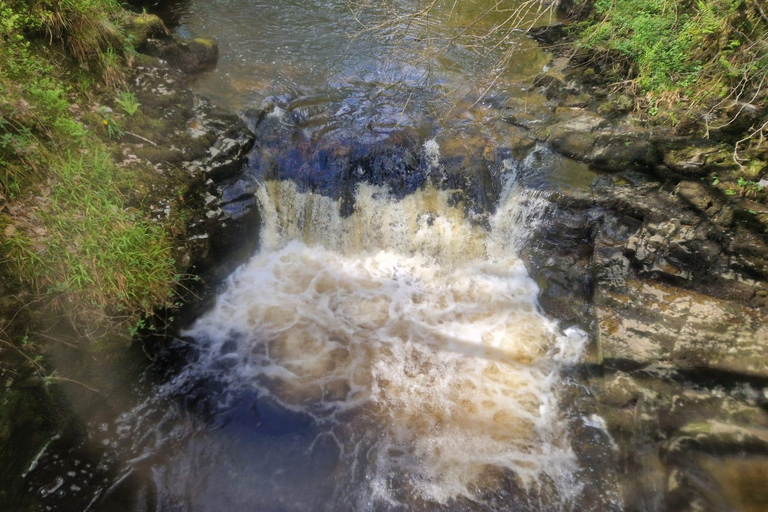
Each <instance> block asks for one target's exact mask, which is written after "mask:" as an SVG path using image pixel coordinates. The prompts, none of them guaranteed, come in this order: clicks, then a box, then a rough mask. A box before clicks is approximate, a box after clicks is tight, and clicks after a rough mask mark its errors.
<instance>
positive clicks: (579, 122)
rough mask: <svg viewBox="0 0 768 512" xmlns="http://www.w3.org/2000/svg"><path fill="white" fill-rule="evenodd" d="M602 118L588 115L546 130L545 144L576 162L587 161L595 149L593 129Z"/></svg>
mask: <svg viewBox="0 0 768 512" xmlns="http://www.w3.org/2000/svg"><path fill="white" fill-rule="evenodd" d="M602 123H603V118H602V117H599V116H595V115H592V114H589V113H586V112H585V113H583V114H582V115H580V116H578V117H575V118H573V119H568V120H566V121H563V122H560V123H557V124H555V125H553V126H550V127H549V128H548V136H547V139H546V140H547V142H549V143H550V144H551V145H552V147H553V148H554V149H555V150H557V151H558V152H560V153H562V154H564V155H565V156H568V157H571V158H575V159H577V160H589V159H590V158H591V156H592V152H593V150H594V148H595V140H596V136H595V133H594V131H595V129H596V128H597V127H598V126H600V125H601V124H602Z"/></svg>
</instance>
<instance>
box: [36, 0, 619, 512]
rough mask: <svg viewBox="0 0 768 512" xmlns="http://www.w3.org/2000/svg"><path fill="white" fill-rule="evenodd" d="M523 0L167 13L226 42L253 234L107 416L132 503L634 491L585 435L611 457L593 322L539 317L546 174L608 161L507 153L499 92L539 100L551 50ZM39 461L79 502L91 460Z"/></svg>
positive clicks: (100, 429)
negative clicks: (580, 324) (525, 251)
mask: <svg viewBox="0 0 768 512" xmlns="http://www.w3.org/2000/svg"><path fill="white" fill-rule="evenodd" d="M522 4H523V2H489V1H487V0H477V1H472V2H450V1H446V2H439V1H438V2H435V3H434V5H433V6H432V8H431V9H429V10H428V12H425V13H423V14H422V15H420V16H410V15H409V14H410V13H413V12H415V11H417V10H418V9H420V8H423V7H424V5H423V4H419V3H417V2H413V1H410V0H394V1H391V2H359V3H350V2H347V1H341V0H325V1H318V0H313V1H301V2H299V1H297V0H290V1H285V2H261V1H254V0H217V1H202V0H192V1H189V2H179V3H176V4H174V5H173V6H172V7H171V10H172V14H173V15H174V17H175V19H176V20H177V21H178V26H177V27H176V28H175V30H176V31H177V33H179V34H180V35H183V36H190V37H192V36H193V37H210V38H212V39H215V40H216V41H217V42H218V44H219V48H220V60H219V64H218V66H217V67H216V69H215V70H213V71H212V72H210V73H207V74H205V75H204V76H201V77H200V78H198V79H197V80H196V81H195V82H194V88H195V90H196V92H198V93H199V94H202V95H205V96H207V97H209V98H210V99H211V100H212V101H213V102H214V103H216V104H218V105H220V106H222V107H224V108H227V109H230V110H236V111H241V112H243V116H244V117H245V118H246V119H248V120H249V122H251V124H252V127H253V129H254V131H255V132H256V133H257V135H258V136H259V140H261V141H264V143H263V144H261V145H258V144H257V149H256V150H254V153H253V154H252V155H251V158H250V159H249V164H248V168H247V169H246V171H245V172H246V175H247V176H248V177H249V179H251V180H253V181H254V182H255V183H256V187H255V189H256V193H255V194H256V198H257V206H258V208H259V211H260V218H261V226H260V238H261V240H260V244H259V250H258V251H257V252H256V253H255V254H254V255H253V256H252V257H251V258H250V259H248V260H247V261H246V262H245V263H244V264H243V265H242V266H240V267H239V268H237V269H236V270H235V271H234V272H233V273H232V275H231V276H230V277H229V278H227V279H226V280H225V282H224V283H222V285H221V290H220V292H219V294H218V297H217V299H216V300H215V304H213V305H212V307H211V308H210V309H209V310H208V311H206V312H204V313H203V314H202V315H201V316H200V317H199V318H197V319H196V320H194V321H193V322H191V323H190V324H189V325H187V326H186V327H185V328H184V329H183V330H182V331H181V332H179V333H177V336H176V338H175V341H173V343H171V347H170V348H169V352H168V353H169V354H171V356H169V357H174V358H176V359H181V360H182V361H183V364H180V365H178V369H176V370H174V371H172V372H170V373H169V374H166V375H165V376H164V377H163V378H162V379H158V381H157V382H155V383H153V384H152V385H149V386H145V387H144V389H143V390H142V391H141V392H139V393H138V396H137V398H136V400H135V403H134V405H132V406H131V407H129V408H127V409H126V410H125V411H124V412H123V413H122V414H121V415H120V416H119V417H118V418H117V419H116V420H110V421H109V422H106V423H98V422H96V421H91V423H90V425H91V427H92V428H93V430H94V432H96V434H94V435H93V437H94V438H95V439H97V440H99V442H101V443H103V444H105V445H107V446H109V447H110V449H111V453H112V454H113V455H112V456H113V457H114V458H115V459H116V460H118V461H119V464H118V463H116V462H114V461H111V462H109V463H108V464H106V463H105V468H103V472H104V473H105V474H106V473H109V471H110V469H109V468H113V467H120V468H121V469H120V470H119V473H120V474H121V475H122V476H121V477H120V478H122V479H126V480H130V479H135V480H136V481H139V482H151V484H146V483H140V484H137V488H139V489H140V491H135V492H134V493H133V497H132V498H131V499H132V500H134V501H135V500H136V499H137V498H136V496H137V495H141V496H142V497H141V498H140V499H139V501H140V502H141V503H142V504H143V505H141V506H144V507H148V508H150V509H153V510H155V509H156V510H158V511H201V512H202V511H206V512H209V511H210V512H213V511H234V510H237V511H245V510H253V511H257V510H258V511H275V512H277V511H297V512H298V511H321V510H324V511H347V510H349V511H389V510H393V511H394V510H409V511H414V510H445V511H469V510H472V511H475V510H488V511H490V510H499V511H502V510H504V511H506V510H509V511H511V510H515V511H525V510H530V511H548V510H551V511H559V510H571V509H582V508H583V507H585V506H589V507H590V509H592V510H618V509H620V504H619V503H618V502H617V499H616V497H615V490H614V489H613V484H612V483H611V480H610V478H608V479H607V480H606V473H605V472H601V471H595V470H594V468H590V467H586V466H585V463H584V460H583V453H584V451H585V447H584V445H585V444H593V445H594V446H592V447H591V448H590V449H592V450H598V451H600V452H601V453H605V454H608V455H610V453H611V450H612V447H611V443H610V438H609V437H608V436H607V434H606V433H605V432H604V429H603V427H602V425H603V423H602V420H601V419H600V418H599V417H598V416H594V415H593V416H590V417H584V416H582V415H581V414H580V413H579V408H578V404H577V403H576V402H575V400H576V399H575V398H574V396H576V395H577V394H578V393H576V394H574V393H573V392H572V390H571V391H569V392H566V390H568V389H569V388H572V387H574V386H575V384H574V383H573V382H570V381H569V379H568V376H567V375H568V372H569V369H570V368H572V367H574V366H577V365H579V364H580V363H581V362H582V360H583V354H584V352H585V350H586V345H587V344H588V336H587V334H586V333H585V332H583V331H581V330H580V329H578V328H576V327H569V328H564V327H563V326H561V325H560V324H559V323H558V319H557V318H548V317H547V316H546V315H544V314H543V313H542V311H541V309H540V307H539V305H538V302H537V295H538V292H539V288H538V286H537V284H536V283H535V282H534V281H533V280H532V279H531V278H530V277H529V275H528V273H527V270H526V266H525V265H524V263H523V261H522V260H521V257H520V256H521V254H520V251H521V248H522V247H524V246H525V244H526V243H527V241H528V238H529V237H530V236H532V233H534V232H535V230H534V228H535V226H536V225H537V224H538V223H541V222H546V215H547V212H548V209H549V208H551V205H549V204H548V203H547V201H546V200H545V199H543V198H542V197H541V196H540V194H539V190H541V189H545V188H558V187H573V186H578V184H579V180H580V179H581V180H582V181H583V176H588V177H589V178H590V179H591V177H592V175H591V174H590V172H591V171H587V170H586V168H583V167H579V166H578V164H572V166H571V167H569V169H570V171H573V170H574V169H576V171H578V172H567V173H565V172H562V173H561V172H559V171H558V169H559V167H558V166H562V165H563V164H562V160H558V159H557V158H556V157H554V156H553V155H552V154H551V153H548V152H547V151H546V150H545V149H540V150H539V151H538V153H536V151H534V153H535V156H537V157H536V158H529V159H526V160H521V159H518V158H517V157H516V156H515V155H514V154H512V153H511V152H509V151H508V150H506V149H505V146H504V140H505V137H506V136H507V134H506V133H505V129H506V128H505V126H506V125H505V123H504V122H503V121H502V120H501V116H500V114H499V109H498V107H499V105H502V104H503V103H504V102H505V101H507V100H508V99H509V98H516V99H517V100H518V101H520V100H521V99H522V100H525V99H526V98H529V96H528V91H527V88H528V87H529V86H530V81H531V79H532V77H533V76H535V75H536V74H537V73H539V72H541V70H542V69H544V68H545V67H546V66H547V65H548V63H549V61H550V59H551V56H550V55H549V54H548V53H546V52H544V51H542V50H541V49H539V47H538V45H537V44H536V43H535V42H534V41H533V40H531V39H530V38H528V37H527V36H526V35H525V34H524V33H523V31H522V30H507V29H506V28H505V27H506V26H507V25H508V24H509V23H511V21H510V20H511V19H512V18H514V16H515V15H516V13H517V12H518V9H520V6H521V5H522ZM546 20H547V18H546V17H544V18H543V19H542V20H539V21H538V22H539V23H541V22H544V21H546ZM523 22H525V23H528V22H530V23H534V22H535V20H534V16H533V14H531V15H530V16H528V17H524V19H523ZM505 23H506V24H507V25H505ZM499 27H501V28H499ZM530 100H531V101H537V99H536V97H535V96H533V95H532V96H530ZM542 162H543V163H542ZM580 173H581V174H580ZM466 176H468V178H466V179H465V178H464V177H466ZM574 176H576V177H575V178H574ZM579 176H582V178H579ZM574 180H575V181H574ZM575 424H578V425H580V429H579V430H578V433H575V432H574V431H573V426H574V425H575ZM585 429H586V431H587V432H589V433H590V435H589V436H585V434H584V432H585ZM41 463H42V464H49V466H50V471H49V472H48V473H46V472H43V475H48V476H50V475H53V474H54V473H55V474H56V475H57V476H55V477H51V478H49V479H48V480H49V481H50V480H52V482H53V483H46V484H42V483H39V482H38V485H39V487H38V488H37V489H36V492H38V493H40V494H41V495H44V496H46V497H47V496H51V500H53V498H54V497H55V498H56V500H55V501H51V503H55V504H56V505H55V506H56V507H57V508H55V509H56V510H82V503H83V498H82V497H81V498H77V499H75V498H72V496H73V494H77V493H78V491H82V487H83V485H78V484H77V483H74V480H73V479H74V478H75V477H76V476H77V475H79V472H80V471H81V468H80V467H79V466H78V465H77V464H76V463H75V459H71V460H67V461H63V462H62V461H61V460H50V459H46V458H44V459H43V460H42V461H41ZM110 464H111V465H110ZM38 471H39V470H38ZM57 472H58V473H57ZM88 472H91V478H92V477H93V475H92V469H91V468H90V467H89V468H87V471H86V472H85V473H84V474H88ZM68 475H69V476H68ZM73 475H75V476H73ZM41 479H42V477H41ZM42 480H44V479H42ZM105 481H106V479H105ZM32 486H33V487H34V482H33V484H32ZM87 489H88V488H87ZM115 489H117V490H115ZM97 490H98V492H97ZM102 491H104V490H103V489H100V490H99V488H98V485H94V484H93V481H92V483H91V487H90V492H91V495H89V496H95V497H94V500H104V498H105V497H104V493H106V496H107V499H106V503H109V502H110V500H112V503H119V492H121V491H120V486H117V487H115V486H114V485H113V486H112V487H110V488H109V489H107V490H106V491H104V492H102ZM142 493H143V494H142ZM115 496H117V497H115ZM115 500H117V501H115ZM142 500H143V501H142ZM86 501H87V500H86ZM93 503H96V502H94V501H92V502H90V504H89V505H88V507H89V508H90V507H91V505H92V504H93ZM148 503H149V504H151V505H147V504H148ZM95 506H96V507H97V509H98V506H99V505H98V504H97V505H95ZM101 506H102V507H107V508H105V510H111V509H109V508H108V505H103V503H102V505H101ZM113 506H114V505H113ZM132 506H134V507H136V506H135V505H132ZM152 507H154V508H152ZM135 509H137V510H144V509H143V508H135ZM132 510H133V509H132Z"/></svg>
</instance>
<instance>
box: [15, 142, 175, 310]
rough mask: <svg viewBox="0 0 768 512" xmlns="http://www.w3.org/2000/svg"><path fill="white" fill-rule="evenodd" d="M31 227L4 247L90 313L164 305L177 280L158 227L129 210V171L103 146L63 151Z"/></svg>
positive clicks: (36, 281) (27, 270)
mask: <svg viewBox="0 0 768 512" xmlns="http://www.w3.org/2000/svg"><path fill="white" fill-rule="evenodd" d="M54 167H55V178H54V179H52V180H51V185H50V188H49V189H46V191H45V192H44V196H43V204H44V205H45V207H44V208H41V209H40V210H39V211H37V212H36V213H35V215H34V216H33V217H32V218H31V219H30V221H31V223H32V227H31V229H30V230H27V231H26V232H23V231H21V230H18V231H16V232H15V233H14V234H13V236H12V237H10V239H9V240H8V241H6V244H5V249H6V252H7V254H9V255H10V256H11V259H12V260H13V261H14V262H15V265H16V266H17V268H18V272H19V274H20V275H21V276H24V277H25V278H26V280H27V281H28V282H30V283H32V284H33V285H34V288H35V289H36V290H37V291H39V292H46V291H47V292H49V293H51V294H52V297H54V296H55V297H56V299H55V300H56V301H58V302H62V303H76V304H80V305H82V306H84V307H86V308H90V309H91V311H90V313H91V314H99V313H103V314H105V315H107V316H109V315H115V316H117V315H127V316H128V317H130V318H131V321H134V320H135V318H136V317H137V315H139V314H143V313H150V312H151V310H152V308H153V307H155V306H158V305H162V304H164V303H165V301H166V300H167V298H168V293H169V290H170V289H171V287H172V286H173V284H174V283H175V281H176V278H177V276H176V275H175V264H174V261H173V258H172V256H171V246H170V242H169V237H168V236H166V233H165V232H164V230H163V228H162V227H160V226H157V225H155V224H153V223H150V222H148V221H146V220H142V219H141V218H140V217H141V216H140V214H139V213H138V212H137V211H132V210H130V209H126V204H125V200H124V198H123V196H122V195H121V193H120V189H121V187H123V186H125V185H126V184H129V183H130V178H131V177H130V176H129V175H126V174H125V171H124V170H122V169H119V168H116V167H115V166H114V164H113V163H112V161H111V159H110V156H109V155H108V154H107V153H106V151H105V150H104V149H103V148H98V147H97V148H92V149H90V150H88V151H86V152H84V153H82V152H80V153H77V154H70V155H66V156H64V157H63V158H62V159H61V160H60V161H58V162H57V163H55V164H54Z"/></svg>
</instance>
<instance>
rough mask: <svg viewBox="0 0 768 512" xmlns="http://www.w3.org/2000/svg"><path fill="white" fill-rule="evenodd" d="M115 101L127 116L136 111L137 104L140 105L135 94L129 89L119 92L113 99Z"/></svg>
mask: <svg viewBox="0 0 768 512" xmlns="http://www.w3.org/2000/svg"><path fill="white" fill-rule="evenodd" d="M115 103H117V104H118V105H119V106H120V108H122V109H123V110H124V111H125V113H126V114H128V115H129V116H133V115H134V114H135V113H136V111H137V110H139V106H141V103H139V102H138V101H137V100H136V96H135V95H134V94H133V93H132V92H130V91H123V92H121V93H120V95H119V96H118V97H117V99H116V100H115Z"/></svg>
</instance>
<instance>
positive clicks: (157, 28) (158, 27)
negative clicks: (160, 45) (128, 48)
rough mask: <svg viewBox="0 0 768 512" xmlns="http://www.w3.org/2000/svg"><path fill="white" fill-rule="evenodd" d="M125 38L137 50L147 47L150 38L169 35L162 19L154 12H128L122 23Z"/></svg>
mask: <svg viewBox="0 0 768 512" xmlns="http://www.w3.org/2000/svg"><path fill="white" fill-rule="evenodd" d="M123 31H124V33H125V36H126V40H127V42H128V43H129V44H132V45H133V46H134V48H136V50H138V51H139V52H141V51H144V50H145V49H146V48H147V42H148V41H149V40H150V39H153V38H154V39H157V38H160V39H164V38H167V37H169V36H170V32H169V31H168V29H167V28H166V26H165V24H164V23H163V20H161V19H160V18H158V17H157V16H155V15H154V14H147V13H141V14H130V15H127V21H126V22H125V23H124V25H123Z"/></svg>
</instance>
